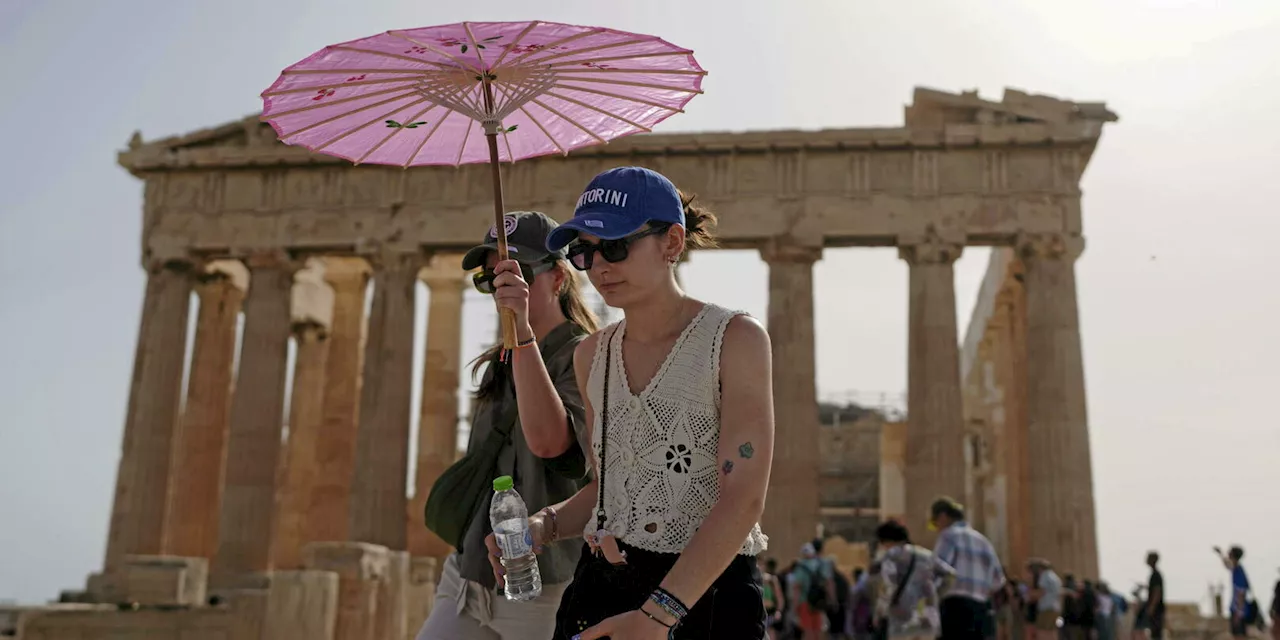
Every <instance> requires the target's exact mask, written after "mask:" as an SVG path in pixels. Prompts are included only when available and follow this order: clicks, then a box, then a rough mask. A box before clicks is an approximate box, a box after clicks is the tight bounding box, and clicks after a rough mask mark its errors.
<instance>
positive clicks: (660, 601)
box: [649, 587, 689, 620]
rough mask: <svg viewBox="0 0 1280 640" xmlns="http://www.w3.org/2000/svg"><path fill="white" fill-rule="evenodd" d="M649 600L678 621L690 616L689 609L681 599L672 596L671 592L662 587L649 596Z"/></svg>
mask: <svg viewBox="0 0 1280 640" xmlns="http://www.w3.org/2000/svg"><path fill="white" fill-rule="evenodd" d="M649 599H650V600H652V601H653V603H654V604H656V605H658V606H659V607H661V608H662V610H663V611H666V612H667V613H668V614H670V615H671V617H672V618H675V619H676V620H683V619H684V617H685V616H687V615H689V607H686V606H685V604H684V603H683V602H680V599H679V598H677V597H675V596H673V595H671V592H670V591H667V590H666V589H663V588H662V587H658V588H657V589H654V590H653V593H651V594H649Z"/></svg>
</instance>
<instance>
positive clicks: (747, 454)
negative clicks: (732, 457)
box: [738, 442, 756, 460]
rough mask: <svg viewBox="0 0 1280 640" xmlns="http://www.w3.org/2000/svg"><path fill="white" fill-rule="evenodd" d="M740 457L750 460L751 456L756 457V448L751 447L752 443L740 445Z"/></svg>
mask: <svg viewBox="0 0 1280 640" xmlns="http://www.w3.org/2000/svg"><path fill="white" fill-rule="evenodd" d="M738 455H740V456H742V457H743V458H745V459H747V460H750V459H751V456H754V455H756V448H755V447H753V446H751V443H750V442H744V443H742V444H740V445H738Z"/></svg>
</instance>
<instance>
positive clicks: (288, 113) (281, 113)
mask: <svg viewBox="0 0 1280 640" xmlns="http://www.w3.org/2000/svg"><path fill="white" fill-rule="evenodd" d="M406 89H408V90H409V91H408V92H407V93H403V94H401V95H400V96H397V97H404V96H411V95H413V93H414V92H413V90H412V89H413V86H412V85H411V86H407V87H393V88H391V89H382V90H380V91H370V92H369V93H362V94H360V95H358V96H349V97H346V98H338V99H336V100H327V101H325V102H317V103H315V104H309V105H307V106H305V107H295V108H293V109H287V110H285V111H277V112H275V113H273V114H271V117H272V118H281V117H284V116H291V115H293V114H295V113H302V112H304V111H314V110H316V109H323V108H325V107H332V106H334V105H337V104H346V103H348V102H354V101H356V100H364V99H366V98H372V97H374V96H384V95H387V94H388V93H394V92H396V91H404V90H406ZM348 113H352V112H348Z"/></svg>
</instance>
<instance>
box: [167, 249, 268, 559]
mask: <svg viewBox="0 0 1280 640" xmlns="http://www.w3.org/2000/svg"><path fill="white" fill-rule="evenodd" d="M248 286H249V273H248V271H247V270H246V269H245V268H244V266H243V265H241V264H240V263H239V262H232V261H225V260H224V261H219V262H216V263H213V264H211V265H209V270H207V271H206V272H205V273H202V274H201V275H200V278H199V284H197V285H196V295H197V296H198V297H199V299H200V311H199V315H198V316H197V318H196V336H195V345H194V347H193V348H192V352H191V374H190V376H188V380H187V403H186V407H185V409H184V411H183V415H182V420H181V424H180V427H179V431H178V438H177V441H176V443H175V451H174V465H175V466H176V468H177V469H178V470H179V473H175V474H174V475H173V481H172V483H171V485H172V486H171V487H170V490H169V508H168V511H167V513H166V518H167V520H168V524H166V526H165V553H166V554H168V555H174V556H185V557H197V558H205V559H211V558H213V556H214V553H215V552H216V551H217V550H218V509H219V505H220V504H221V502H222V468H223V463H224V461H225V459H226V452H227V428H228V426H229V425H230V423H231V393H232V387H233V381H232V379H233V377H234V375H235V372H234V365H235V356H236V324H237V323H238V320H239V316H240V307H241V305H242V303H243V301H244V292H245V290H246V289H247V288H248Z"/></svg>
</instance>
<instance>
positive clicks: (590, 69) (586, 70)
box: [556, 67, 707, 80]
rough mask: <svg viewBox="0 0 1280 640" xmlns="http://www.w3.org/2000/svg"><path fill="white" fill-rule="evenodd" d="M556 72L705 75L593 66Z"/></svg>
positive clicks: (695, 71) (675, 70) (704, 73)
mask: <svg viewBox="0 0 1280 640" xmlns="http://www.w3.org/2000/svg"><path fill="white" fill-rule="evenodd" d="M556 73H559V74H562V75H563V74H566V73H652V74H672V75H678V76H705V75H707V72H706V71H701V70H696V69H614V68H612V67H610V68H608V69H597V68H595V67H580V68H577V69H573V68H570V69H558V70H556ZM565 80H573V78H572V77H566V78H565Z"/></svg>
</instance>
